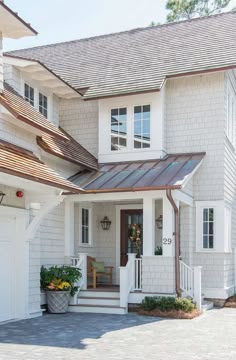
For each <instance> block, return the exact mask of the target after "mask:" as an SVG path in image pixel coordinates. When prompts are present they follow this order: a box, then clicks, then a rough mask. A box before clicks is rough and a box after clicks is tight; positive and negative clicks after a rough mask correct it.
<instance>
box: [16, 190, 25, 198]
mask: <svg viewBox="0 0 236 360" xmlns="http://www.w3.org/2000/svg"><path fill="white" fill-rule="evenodd" d="M16 196H17V197H19V198H22V197H23V196H24V193H23V191H17V192H16Z"/></svg>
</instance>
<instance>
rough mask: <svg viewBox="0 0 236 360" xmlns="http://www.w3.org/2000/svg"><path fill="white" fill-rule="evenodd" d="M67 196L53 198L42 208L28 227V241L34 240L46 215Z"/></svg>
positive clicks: (26, 233) (26, 231) (26, 232)
mask: <svg viewBox="0 0 236 360" xmlns="http://www.w3.org/2000/svg"><path fill="white" fill-rule="evenodd" d="M64 198H65V196H61V195H57V196H55V197H54V198H51V197H50V199H49V200H48V201H47V202H46V203H45V204H44V205H43V206H42V208H41V209H40V210H39V212H38V214H37V215H36V216H35V217H34V218H33V220H32V221H31V222H30V223H29V225H28V226H27V227H26V230H25V235H26V240H29V239H32V238H33V237H34V235H35V233H36V231H37V229H38V226H39V224H40V222H41V220H42V219H43V218H44V216H45V215H46V214H48V213H49V211H50V210H52V209H53V208H54V207H56V206H57V205H59V204H60V203H61V202H62V201H63V200H64Z"/></svg>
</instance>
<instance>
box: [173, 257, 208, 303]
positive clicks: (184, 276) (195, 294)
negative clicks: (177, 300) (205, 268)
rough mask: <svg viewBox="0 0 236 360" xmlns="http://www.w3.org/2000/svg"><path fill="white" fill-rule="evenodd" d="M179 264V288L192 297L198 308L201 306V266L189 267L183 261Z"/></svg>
mask: <svg viewBox="0 0 236 360" xmlns="http://www.w3.org/2000/svg"><path fill="white" fill-rule="evenodd" d="M179 265H180V288H181V290H182V291H183V292H184V293H185V295H187V296H190V297H191V298H193V299H194V300H195V302H196V304H197V307H198V309H199V310H201V307H202V283H201V270H202V267H201V266H194V267H193V268H191V267H190V266H188V265H186V264H185V263H184V262H183V261H181V260H180V261H179Z"/></svg>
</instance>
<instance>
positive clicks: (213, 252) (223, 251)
mask: <svg viewBox="0 0 236 360" xmlns="http://www.w3.org/2000/svg"><path fill="white" fill-rule="evenodd" d="M194 253H195V254H199V253H200V254H202V253H203V254H232V251H230V250H227V251H225V250H213V249H211V250H196V251H194Z"/></svg>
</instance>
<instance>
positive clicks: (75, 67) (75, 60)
mask: <svg viewBox="0 0 236 360" xmlns="http://www.w3.org/2000/svg"><path fill="white" fill-rule="evenodd" d="M10 54H11V55H15V56H19V57H24V58H28V59H34V60H39V61H40V62H42V63H44V64H45V65H46V66H47V67H48V68H49V69H51V70H52V71H53V72H55V74H57V75H58V76H60V77H61V78H63V79H64V80H65V81H67V82H68V83H69V84H70V85H71V86H73V87H74V88H75V89H81V88H87V87H89V89H88V90H87V92H86V93H85V96H84V97H85V98H96V97H104V96H111V95H118V94H119V95H120V94H126V93H132V92H142V91H151V90H159V89H160V88H161V86H162V84H163V82H164V80H165V78H166V77H168V76H173V75H176V74H183V73H189V72H196V71H205V70H210V69H216V68H217V69H219V68H221V67H230V66H236V12H233V11H232V12H228V13H222V14H219V15H214V16H210V17H205V18H199V19H194V20H189V21H182V22H179V23H173V24H165V25H162V26H157V27H147V28H140V29H134V30H130V31H125V32H121V33H115V34H110V35H103V36H97V37H93V38H88V39H81V40H75V41H71V42H65V43H59V44H54V45H47V46H41V47H36V48H31V49H24V50H18V51H14V52H11V53H10Z"/></svg>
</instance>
